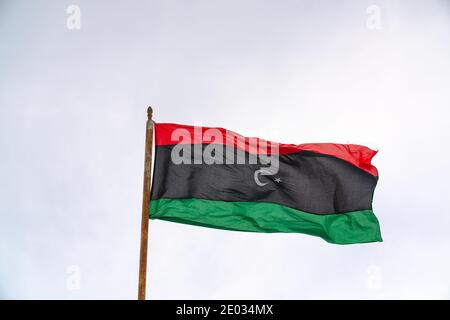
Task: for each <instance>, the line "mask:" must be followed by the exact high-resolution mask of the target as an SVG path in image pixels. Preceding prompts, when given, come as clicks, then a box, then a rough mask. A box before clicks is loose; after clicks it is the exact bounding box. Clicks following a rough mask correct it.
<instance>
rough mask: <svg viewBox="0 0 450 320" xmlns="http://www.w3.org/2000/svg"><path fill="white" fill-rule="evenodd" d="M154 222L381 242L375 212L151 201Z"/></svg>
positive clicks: (270, 205) (245, 204) (236, 203)
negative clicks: (342, 211) (308, 210)
mask: <svg viewBox="0 0 450 320" xmlns="http://www.w3.org/2000/svg"><path fill="white" fill-rule="evenodd" d="M150 212H151V214H150V218H151V219H161V220H167V221H172V222H178V223H185V224H191V225H197V226H203V227H210V228H218V229H225V230H235V231H250V232H266V233H272V232H295V233H305V234H309V235H313V236H318V237H321V238H323V239H324V240H326V241H328V242H331V243H337V244H350V243H364V242H375V241H382V239H381V233H380V226H379V224H378V220H377V218H376V217H375V215H374V214H373V212H372V210H361V211H353V212H348V213H339V214H328V215H319V214H311V213H307V212H303V211H300V210H296V209H291V208H288V207H285V206H282V205H279V204H274V203H266V202H227V201H216V200H200V199H159V200H152V201H151V208H150Z"/></svg>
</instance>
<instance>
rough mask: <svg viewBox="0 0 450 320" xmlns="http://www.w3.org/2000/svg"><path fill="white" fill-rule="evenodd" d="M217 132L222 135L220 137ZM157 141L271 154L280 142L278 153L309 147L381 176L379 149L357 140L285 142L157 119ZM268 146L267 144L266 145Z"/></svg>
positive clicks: (305, 149) (293, 151) (287, 152)
mask: <svg viewBox="0 0 450 320" xmlns="http://www.w3.org/2000/svg"><path fill="white" fill-rule="evenodd" d="M217 136H219V138H218V139H216V138H217ZM155 141H156V145H157V146H164V145H174V144H179V143H182V144H210V143H215V144H225V145H229V146H233V147H235V148H240V149H242V150H244V151H246V152H249V153H253V154H260V153H263V154H270V153H273V152H276V150H272V149H271V146H275V145H277V146H278V153H279V154H290V153H295V152H299V151H310V152H314V153H319V154H325V155H329V156H333V157H336V158H339V159H342V160H344V161H347V162H349V163H351V164H353V165H354V166H356V167H358V168H360V169H362V170H364V171H366V172H369V173H370V174H372V175H374V176H378V171H377V168H375V167H374V166H373V165H372V164H371V160H372V158H373V157H374V156H375V155H376V154H377V152H378V151H374V150H372V149H369V148H367V147H365V146H361V145H356V144H337V143H304V144H297V145H295V144H282V143H276V142H270V141H267V140H263V139H259V138H247V137H243V136H241V135H239V134H237V133H235V132H233V131H231V130H227V129H224V128H210V127H195V126H187V125H181V124H174V123H156V124H155ZM266 145H267V146H268V148H265V147H264V146H266Z"/></svg>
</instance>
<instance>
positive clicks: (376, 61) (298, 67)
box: [0, 0, 450, 299]
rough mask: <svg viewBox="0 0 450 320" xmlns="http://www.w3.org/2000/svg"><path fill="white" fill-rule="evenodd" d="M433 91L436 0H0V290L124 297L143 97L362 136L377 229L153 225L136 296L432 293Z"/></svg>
mask: <svg viewBox="0 0 450 320" xmlns="http://www.w3.org/2000/svg"><path fill="white" fill-rule="evenodd" d="M70 5H76V6H77V7H69V6H70ZM68 8H69V10H68ZM78 8H79V9H80V13H81V16H80V17H81V20H80V21H81V24H80V25H77V21H78V20H76V21H75V20H73V18H74V14H75V15H76V13H77V9H78ZM67 10H68V11H67ZM74 10H75V11H74ZM67 12H69V13H67ZM68 19H69V21H68ZM74 21H75V22H74ZM78 27H80V29H78ZM449 89H450V2H449V1H445V0H433V1H419V0H417V1H411V0H403V1H398V0H397V1H376V0H371V1H365V0H363V1H361V0H358V1H357V0H354V1H351V0H346V1H331V0H329V1H325V0H321V1H317V0H314V1H313V0H310V1H299V0H297V1H275V0H270V1H269V0H263V1H256V0H254V1H248V0H245V1H237V0H236V1H235V0H227V1H217V0H201V1H192V0H189V1H186V0H185V1H182V0H178V1H168V0H164V1H163V0H161V1H138V0H135V1H100V0H95V1H93V0H71V1H50V0H45V1H44V0H39V1H24V0H22V1H18V0H9V1H8V0H0V156H1V157H0V215H1V222H0V298H44V299H47V298H62V299H81V298H87V299H92V298H106V299H110V298H118V299H122V298H123V299H134V298H136V294H137V272H138V261H139V257H138V255H139V232H140V214H141V212H140V209H141V199H142V176H143V160H144V154H143V152H144V138H145V120H146V107H147V106H148V105H152V106H153V107H154V119H155V120H156V121H158V122H176V123H183V124H203V125H208V126H221V127H225V128H228V129H230V130H233V131H237V132H239V133H241V134H243V135H247V136H259V137H261V138H265V139H269V140H275V141H280V142H283V143H296V144H297V143H307V142H339V143H357V144H365V145H367V146H369V147H372V148H374V149H377V150H379V153H378V155H377V156H376V157H375V158H374V164H375V165H376V166H377V167H378V169H379V172H380V180H379V183H378V186H377V189H376V191H375V197H374V212H375V214H376V215H377V217H378V218H379V220H380V223H381V228H382V234H383V238H384V242H382V243H373V244H360V245H348V246H340V245H333V244H329V243H326V242H325V241H323V240H322V239H320V238H315V237H311V236H307V235H302V234H253V233H243V232H231V231H223V230H213V229H207V228H200V227H194V226H190V225H182V224H176V223H170V222H163V221H153V220H152V221H151V222H150V248H149V270H148V271H149V281H148V297H149V298H154V299H168V298H175V299H184V298H186V299H189V298H191V299H197V298H202V299H213V298H224V299H231V298H236V299H240V298H247V299H252V298H254V299H259V298H263V299H312V298H332V299H338V298H344V299H345V298H357V299H358V298H361V299H367V298H375V299H378V298H388V299H389V298H402V299H404V298H438V299H448V298H450V271H449V270H450V210H449V209H450V208H449V207H450V204H449V198H450V188H449V181H450V169H449V156H450V149H449V148H448V144H449V138H450V129H449V128H450V120H449V116H450V111H449V108H450V90H449Z"/></svg>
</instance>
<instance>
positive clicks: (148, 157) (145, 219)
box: [138, 107, 153, 300]
mask: <svg viewBox="0 0 450 320" xmlns="http://www.w3.org/2000/svg"><path fill="white" fill-rule="evenodd" d="M152 116H153V109H152V107H148V109H147V129H146V134H145V161H144V191H143V197H142V220H141V250H140V258H139V285H138V299H139V300H145V287H146V281H147V250H148V224H149V218H150V216H149V213H150V210H149V209H150V188H151V181H150V179H151V171H152V147H153V120H152Z"/></svg>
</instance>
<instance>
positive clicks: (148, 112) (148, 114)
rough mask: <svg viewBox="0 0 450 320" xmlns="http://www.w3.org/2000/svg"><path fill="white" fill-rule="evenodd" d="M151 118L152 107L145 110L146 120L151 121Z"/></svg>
mask: <svg viewBox="0 0 450 320" xmlns="http://www.w3.org/2000/svg"><path fill="white" fill-rule="evenodd" d="M152 116H153V109H152V107H148V108H147V118H148V119H149V120H151V119H152Z"/></svg>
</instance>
